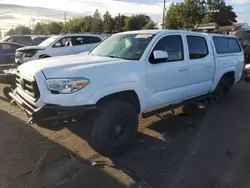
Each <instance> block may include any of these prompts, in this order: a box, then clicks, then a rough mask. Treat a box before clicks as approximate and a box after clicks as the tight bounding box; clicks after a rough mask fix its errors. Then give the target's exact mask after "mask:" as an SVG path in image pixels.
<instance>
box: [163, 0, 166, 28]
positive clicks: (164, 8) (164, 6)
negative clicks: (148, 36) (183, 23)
mask: <svg viewBox="0 0 250 188" xmlns="http://www.w3.org/2000/svg"><path fill="white" fill-rule="evenodd" d="M165 11H166V0H164V3H163V15H162V29H163V28H164V24H165V23H164V22H165Z"/></svg>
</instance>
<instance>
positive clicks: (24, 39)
mask: <svg viewBox="0 0 250 188" xmlns="http://www.w3.org/2000/svg"><path fill="white" fill-rule="evenodd" d="M0 42H14V43H18V44H22V45H24V46H30V45H32V39H31V37H30V36H28V35H12V36H6V37H4V38H3V39H1V41H0Z"/></svg>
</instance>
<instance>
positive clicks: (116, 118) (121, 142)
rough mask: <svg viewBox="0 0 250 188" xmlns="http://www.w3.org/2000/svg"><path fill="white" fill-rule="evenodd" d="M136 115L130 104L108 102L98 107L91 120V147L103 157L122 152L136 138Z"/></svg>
mask: <svg viewBox="0 0 250 188" xmlns="http://www.w3.org/2000/svg"><path fill="white" fill-rule="evenodd" d="M137 129H138V114H137V111H136V109H135V108H134V106H133V105H132V104H130V103H129V102H125V101H110V102H107V103H103V104H101V105H100V107H99V110H98V111H97V113H96V117H95V119H93V130H92V138H91V146H92V147H93V149H95V150H96V151H97V152H99V153H100V154H102V155H104V156H108V157H112V156H115V155H118V154H120V153H122V152H124V151H125V150H126V149H127V148H128V147H129V146H130V144H131V142H132V141H133V139H134V138H135V136H136V133H137Z"/></svg>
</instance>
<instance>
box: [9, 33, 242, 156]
mask: <svg viewBox="0 0 250 188" xmlns="http://www.w3.org/2000/svg"><path fill="white" fill-rule="evenodd" d="M243 62H244V55H243V51H242V48H241V46H240V44H239V42H238V40H237V38H236V37H234V36H228V35H217V34H205V33H198V32H189V31H178V30H142V31H131V32H124V33H119V34H115V35H113V36H111V37H110V38H108V39H106V40H104V41H103V42H102V43H100V44H99V45H98V46H97V47H96V48H95V49H94V50H92V51H91V52H90V53H87V54H78V55H70V56H64V57H54V58H49V59H43V60H39V61H32V62H28V63H25V64H23V65H21V66H19V67H18V72H17V76H16V85H17V88H16V89H15V91H14V92H13V93H10V96H11V98H12V99H13V101H12V102H13V103H16V104H18V105H19V106H20V107H21V108H22V109H23V110H24V111H25V112H26V113H27V114H28V116H29V117H30V122H35V123H37V124H39V123H41V122H46V121H47V122H49V121H50V122H51V121H60V120H65V119H67V118H71V119H74V120H76V121H78V117H79V116H80V117H82V116H84V114H87V115H86V116H87V117H86V118H90V119H91V121H90V122H91V126H92V133H91V140H90V142H91V146H92V147H93V148H94V149H95V150H96V151H98V152H99V153H101V154H103V155H105V156H112V155H115V154H118V153H120V152H121V151H123V150H124V149H125V148H126V147H127V146H128V145H129V144H130V143H131V141H132V140H133V138H134V137H135V135H136V132H137V128H138V114H142V116H143V117H149V116H152V115H155V114H157V113H160V112H163V111H164V110H169V109H172V108H175V107H177V106H180V105H182V104H184V103H185V102H190V101H195V100H200V99H204V98H207V97H210V98H214V99H215V100H220V98H221V97H222V96H223V94H224V93H225V92H227V91H228V90H229V89H230V87H231V86H233V85H234V84H235V83H237V82H239V81H240V80H241V77H242V72H243ZM92 113H93V114H94V115H93V116H91V114H92ZM83 125H84V122H83Z"/></svg>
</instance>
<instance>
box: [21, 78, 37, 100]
mask: <svg viewBox="0 0 250 188" xmlns="http://www.w3.org/2000/svg"><path fill="white" fill-rule="evenodd" d="M16 86H17V87H18V88H20V89H22V90H23V91H24V92H25V93H27V94H28V95H29V96H30V97H32V98H34V99H35V100H38V99H39V97H40V92H39V89H38V86H37V83H36V81H35V80H34V81H30V80H27V79H25V78H23V77H22V76H20V75H19V74H16Z"/></svg>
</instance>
